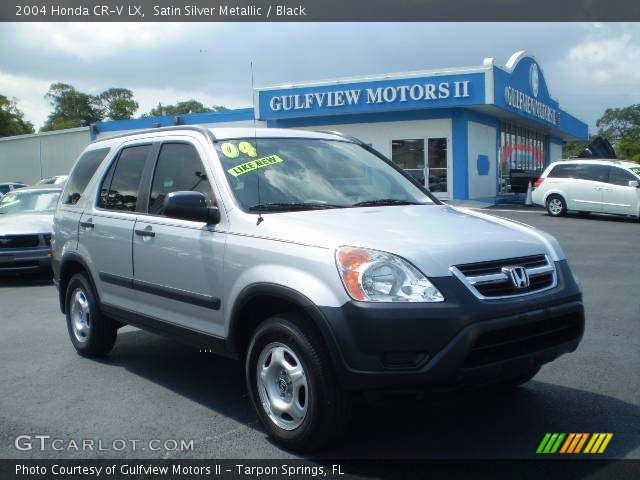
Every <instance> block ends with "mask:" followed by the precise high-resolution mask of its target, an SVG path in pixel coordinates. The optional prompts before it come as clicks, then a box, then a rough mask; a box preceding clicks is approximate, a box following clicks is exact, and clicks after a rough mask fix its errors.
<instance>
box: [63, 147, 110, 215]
mask: <svg viewBox="0 0 640 480" xmlns="http://www.w3.org/2000/svg"><path fill="white" fill-rule="evenodd" d="M108 153H109V149H108V148H100V149H97V150H89V151H88V152H85V153H84V154H83V155H82V156H81V157H80V158H79V159H78V161H77V163H76V166H75V167H74V168H73V171H72V172H71V176H70V177H69V180H68V181H67V188H65V195H64V200H63V201H62V203H64V204H66V205H75V204H76V203H78V200H80V198H81V197H82V194H83V193H84V189H85V188H87V185H88V184H89V180H91V177H93V174H94V173H96V170H97V169H98V167H99V166H100V164H101V163H102V161H103V160H104V159H105V157H106V156H107V154H108Z"/></svg>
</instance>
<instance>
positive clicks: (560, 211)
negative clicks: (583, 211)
mask: <svg viewBox="0 0 640 480" xmlns="http://www.w3.org/2000/svg"><path fill="white" fill-rule="evenodd" d="M547 212H549V215H551V216H552V217H561V216H563V215H565V214H566V213H567V204H566V203H565V201H564V199H563V198H562V197H561V196H560V195H550V196H549V198H547Z"/></svg>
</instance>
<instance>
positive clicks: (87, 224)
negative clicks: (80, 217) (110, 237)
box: [80, 219, 95, 229]
mask: <svg viewBox="0 0 640 480" xmlns="http://www.w3.org/2000/svg"><path fill="white" fill-rule="evenodd" d="M94 227H95V225H94V224H93V222H92V221H91V219H89V220H88V221H86V222H80V228H91V229H93V228H94Z"/></svg>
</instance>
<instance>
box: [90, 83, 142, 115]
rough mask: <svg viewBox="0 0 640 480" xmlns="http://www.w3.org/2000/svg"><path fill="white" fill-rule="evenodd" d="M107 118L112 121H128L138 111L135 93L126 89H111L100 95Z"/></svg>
mask: <svg viewBox="0 0 640 480" xmlns="http://www.w3.org/2000/svg"><path fill="white" fill-rule="evenodd" d="M98 99H99V101H100V104H101V107H102V109H103V111H104V112H105V116H106V117H108V118H110V119H111V120H128V119H130V118H132V117H133V115H134V113H136V110H138V102H136V101H135V100H134V99H133V92H132V91H131V90H128V89H126V88H109V89H108V90H105V91H104V92H102V93H101V94H100V95H98Z"/></svg>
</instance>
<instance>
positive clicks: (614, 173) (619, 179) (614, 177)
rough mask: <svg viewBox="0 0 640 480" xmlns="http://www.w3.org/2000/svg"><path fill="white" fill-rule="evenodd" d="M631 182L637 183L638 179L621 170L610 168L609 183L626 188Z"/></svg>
mask: <svg viewBox="0 0 640 480" xmlns="http://www.w3.org/2000/svg"><path fill="white" fill-rule="evenodd" d="M631 180H636V181H637V180H638V178H637V177H635V176H634V175H633V174H632V173H630V172H627V171H626V170H623V169H622V168H618V167H611V170H609V183H612V184H614V185H622V186H625V187H628V186H629V182H630V181H631Z"/></svg>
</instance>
